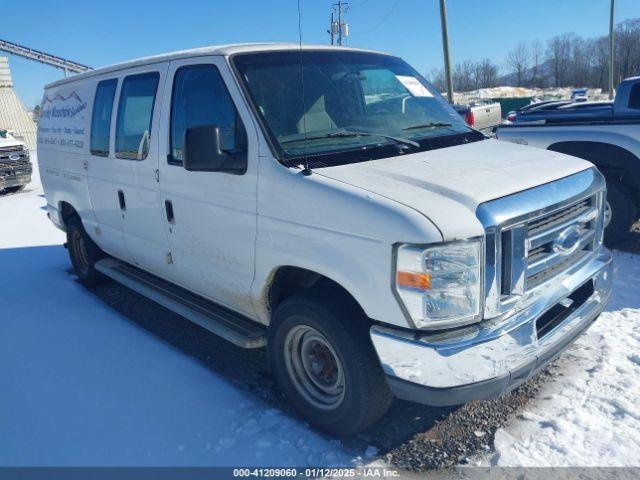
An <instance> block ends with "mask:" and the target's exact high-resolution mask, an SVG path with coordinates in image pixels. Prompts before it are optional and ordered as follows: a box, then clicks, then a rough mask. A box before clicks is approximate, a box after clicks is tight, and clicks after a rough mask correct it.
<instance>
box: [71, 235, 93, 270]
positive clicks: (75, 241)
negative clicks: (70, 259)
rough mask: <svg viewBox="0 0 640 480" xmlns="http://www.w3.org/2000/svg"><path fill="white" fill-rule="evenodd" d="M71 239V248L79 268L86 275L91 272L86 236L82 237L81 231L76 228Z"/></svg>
mask: <svg viewBox="0 0 640 480" xmlns="http://www.w3.org/2000/svg"><path fill="white" fill-rule="evenodd" d="M71 239H72V242H71V248H72V249H73V255H74V257H75V258H76V262H77V263H78V269H79V270H80V271H81V273H82V274H83V275H86V274H87V273H88V272H89V254H88V253H87V247H86V245H85V242H84V238H82V235H81V234H80V232H78V231H77V230H75V231H74V232H73V234H72V237H71Z"/></svg>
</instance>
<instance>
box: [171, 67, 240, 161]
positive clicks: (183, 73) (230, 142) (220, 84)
mask: <svg viewBox="0 0 640 480" xmlns="http://www.w3.org/2000/svg"><path fill="white" fill-rule="evenodd" d="M203 125H215V126H217V127H219V129H220V142H221V148H222V149H223V150H224V151H226V152H227V153H230V154H238V155H242V154H244V153H246V144H247V134H246V132H245V129H244V126H243V124H242V120H240V116H239V115H238V111H237V110H236V107H235V105H234V103H233V100H232V98H231V95H229V91H228V90H227V87H226V85H225V84H224V80H222V77H221V75H220V72H219V71H218V69H217V68H216V67H215V66H213V65H192V66H186V67H181V68H179V69H178V70H177V71H176V74H175V79H174V82H173V95H172V100H171V157H170V159H169V163H171V164H173V165H182V158H183V156H182V155H183V146H184V137H185V132H186V131H187V129H188V128H191V127H197V126H203Z"/></svg>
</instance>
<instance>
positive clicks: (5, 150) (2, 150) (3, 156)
mask: <svg viewBox="0 0 640 480" xmlns="http://www.w3.org/2000/svg"><path fill="white" fill-rule="evenodd" d="M11 155H19V156H20V160H22V159H25V158H28V155H27V152H26V151H25V149H24V147H23V146H21V145H16V146H11V147H0V161H6V160H9V157H10V156H11Z"/></svg>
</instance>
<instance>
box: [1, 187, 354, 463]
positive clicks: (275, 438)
mask: <svg viewBox="0 0 640 480" xmlns="http://www.w3.org/2000/svg"><path fill="white" fill-rule="evenodd" d="M45 204H46V202H45V199H44V198H43V197H42V189H41V187H40V185H39V181H38V179H37V178H35V179H34V181H33V182H32V183H31V184H30V185H29V187H28V190H27V191H26V192H23V193H19V194H14V195H8V196H1V197H0V289H1V292H2V294H1V295H2V297H1V298H2V307H0V372H1V374H2V383H1V386H0V465H2V466H26V465H29V466H86V465H100V466H110V465H111V466H133V465H145V466H148V465H153V466H157V465H171V466H181V465H189V466H243V465H246V466H252V465H260V466H276V465H290V466H304V465H313V466H318V465H349V464H351V463H352V457H351V456H348V455H347V454H346V453H344V451H343V450H342V449H341V448H340V445H339V444H338V443H337V442H332V441H330V440H328V439H325V438H324V437H321V436H319V435H317V434H315V433H314V432H312V431H311V430H310V429H309V428H308V427H306V426H305V425H303V424H301V423H299V422H297V421H296V420H295V419H293V418H291V417H289V416H287V415H285V414H283V413H282V412H281V411H279V410H275V409H272V408H270V407H268V406H267V405H265V404H263V403H261V401H260V400H258V399H255V398H252V397H251V396H250V395H248V394H247V393H246V392H242V391H240V390H238V389H236V388H235V387H234V386H232V385H231V384H230V383H228V382H227V381H226V380H225V379H224V378H223V377H220V376H218V375H216V374H215V373H213V372H212V371H210V370H209V369H207V368H205V367H204V366H203V365H201V364H200V363H198V361H197V360H195V359H194V358H192V357H190V356H188V355H186V354H184V353H183V352H181V351H179V350H177V349H175V348H173V347H172V346H171V345H169V344H167V343H165V342H162V341H160V340H158V338H156V337H154V336H153V335H151V334H149V333H148V332H146V331H145V330H143V329H142V328H140V327H139V326H137V325H135V324H132V323H131V322H129V321H127V320H126V319H125V318H123V317H122V316H120V315H119V314H118V313H115V312H114V311H112V310H111V309H110V308H109V307H108V306H106V305H105V304H104V303H103V302H101V301H100V300H99V299H98V298H97V297H95V296H94V295H93V294H92V293H90V292H89V291H87V290H86V289H84V288H83V287H82V286H81V285H80V284H78V283H77V282H76V280H75V277H74V276H73V275H72V274H71V273H70V271H69V269H70V263H69V260H68V258H67V252H66V250H64V249H63V248H62V246H61V244H62V243H63V242H64V235H63V234H62V232H60V231H58V230H57V229H55V227H53V225H52V224H51V223H50V222H49V221H48V219H47V218H46V212H45V211H44V206H45Z"/></svg>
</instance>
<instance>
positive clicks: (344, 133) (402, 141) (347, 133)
mask: <svg viewBox="0 0 640 480" xmlns="http://www.w3.org/2000/svg"><path fill="white" fill-rule="evenodd" d="M345 137H382V138H386V139H387V140H391V141H393V142H395V143H397V144H398V145H408V146H411V147H414V148H420V144H419V143H418V142H414V141H413V140H409V139H408V138H402V137H394V136H392V135H385V134H383V133H376V132H361V131H357V130H339V131H337V132H328V133H323V134H321V135H312V136H310V137H304V138H296V139H293V140H285V141H283V142H280V143H282V144H287V143H297V142H304V141H307V140H319V139H322V138H345Z"/></svg>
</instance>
